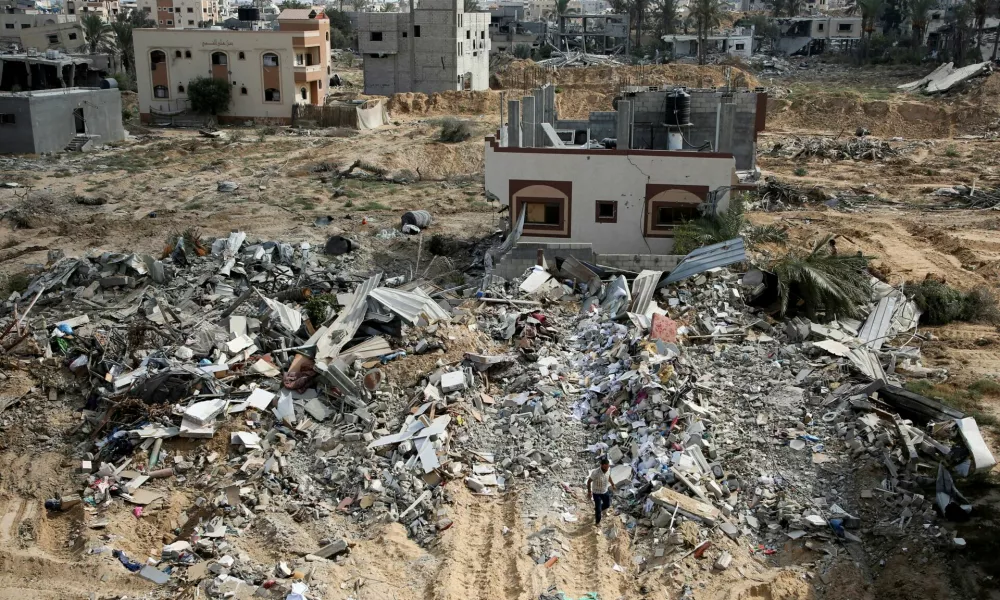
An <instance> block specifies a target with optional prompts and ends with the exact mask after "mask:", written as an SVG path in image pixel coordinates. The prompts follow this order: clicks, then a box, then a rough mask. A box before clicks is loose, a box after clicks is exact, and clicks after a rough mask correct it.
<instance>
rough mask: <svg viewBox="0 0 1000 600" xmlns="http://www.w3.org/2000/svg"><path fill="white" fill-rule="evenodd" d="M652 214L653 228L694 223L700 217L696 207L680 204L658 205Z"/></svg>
mask: <svg viewBox="0 0 1000 600" xmlns="http://www.w3.org/2000/svg"><path fill="white" fill-rule="evenodd" d="M655 208H656V210H655V212H654V213H653V217H654V218H653V227H656V228H665V227H673V226H674V225H680V224H681V223H687V222H688V221H694V220H695V219H697V218H698V217H700V216H701V213H700V212H699V211H698V207H697V206H693V205H682V204H658V205H657V206H656V207H655Z"/></svg>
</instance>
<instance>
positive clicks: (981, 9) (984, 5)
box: [971, 0, 993, 61]
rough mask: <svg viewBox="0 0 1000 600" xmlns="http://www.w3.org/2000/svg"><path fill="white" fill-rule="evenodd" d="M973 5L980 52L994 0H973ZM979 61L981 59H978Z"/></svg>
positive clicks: (977, 48) (977, 45) (977, 46)
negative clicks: (984, 30) (984, 29)
mask: <svg viewBox="0 0 1000 600" xmlns="http://www.w3.org/2000/svg"><path fill="white" fill-rule="evenodd" d="M971 3H972V15H973V17H974V18H975V23H976V50H977V51H979V52H981V50H979V49H980V48H981V47H982V45H983V27H985V26H986V17H988V16H989V15H990V12H992V8H993V1H992V0H971ZM976 60H977V61H978V60H979V58H978V57H977V58H976Z"/></svg>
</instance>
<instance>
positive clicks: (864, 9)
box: [855, 0, 885, 57]
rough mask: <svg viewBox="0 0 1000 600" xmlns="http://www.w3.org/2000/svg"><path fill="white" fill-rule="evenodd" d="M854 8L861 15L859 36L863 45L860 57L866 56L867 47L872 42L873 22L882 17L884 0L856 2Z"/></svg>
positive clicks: (859, 0) (860, 0) (861, 0)
mask: <svg viewBox="0 0 1000 600" xmlns="http://www.w3.org/2000/svg"><path fill="white" fill-rule="evenodd" d="M855 6H856V8H857V10H858V12H860V13H861V36H862V40H863V43H862V44H861V48H862V57H864V56H866V55H867V54H868V46H869V45H870V44H871V41H872V33H873V32H874V31H875V22H876V21H878V18H879V17H880V16H882V11H883V10H885V0H857V2H856V3H855Z"/></svg>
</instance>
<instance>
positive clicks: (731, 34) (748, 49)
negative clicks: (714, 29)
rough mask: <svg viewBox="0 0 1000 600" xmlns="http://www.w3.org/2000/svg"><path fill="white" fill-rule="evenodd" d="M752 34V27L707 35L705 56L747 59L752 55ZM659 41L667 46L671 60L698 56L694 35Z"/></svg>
mask: <svg viewBox="0 0 1000 600" xmlns="http://www.w3.org/2000/svg"><path fill="white" fill-rule="evenodd" d="M753 34H754V28H753V26H750V27H738V28H736V29H734V30H731V31H723V32H719V33H715V34H709V35H708V36H707V37H706V38H705V54H726V55H729V56H738V57H740V58H745V59H749V58H750V57H751V56H752V55H753ZM660 39H662V40H663V41H664V42H666V43H667V44H668V45H669V50H667V52H668V54H670V56H671V57H672V58H685V57H696V56H698V36H696V35H685V34H668V35H664V36H662V37H661V38H660Z"/></svg>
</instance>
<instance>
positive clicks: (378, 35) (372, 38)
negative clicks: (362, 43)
mask: <svg viewBox="0 0 1000 600" xmlns="http://www.w3.org/2000/svg"><path fill="white" fill-rule="evenodd" d="M368 41H369V42H381V41H382V32H381V31H372V32H369V33H368Z"/></svg>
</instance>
